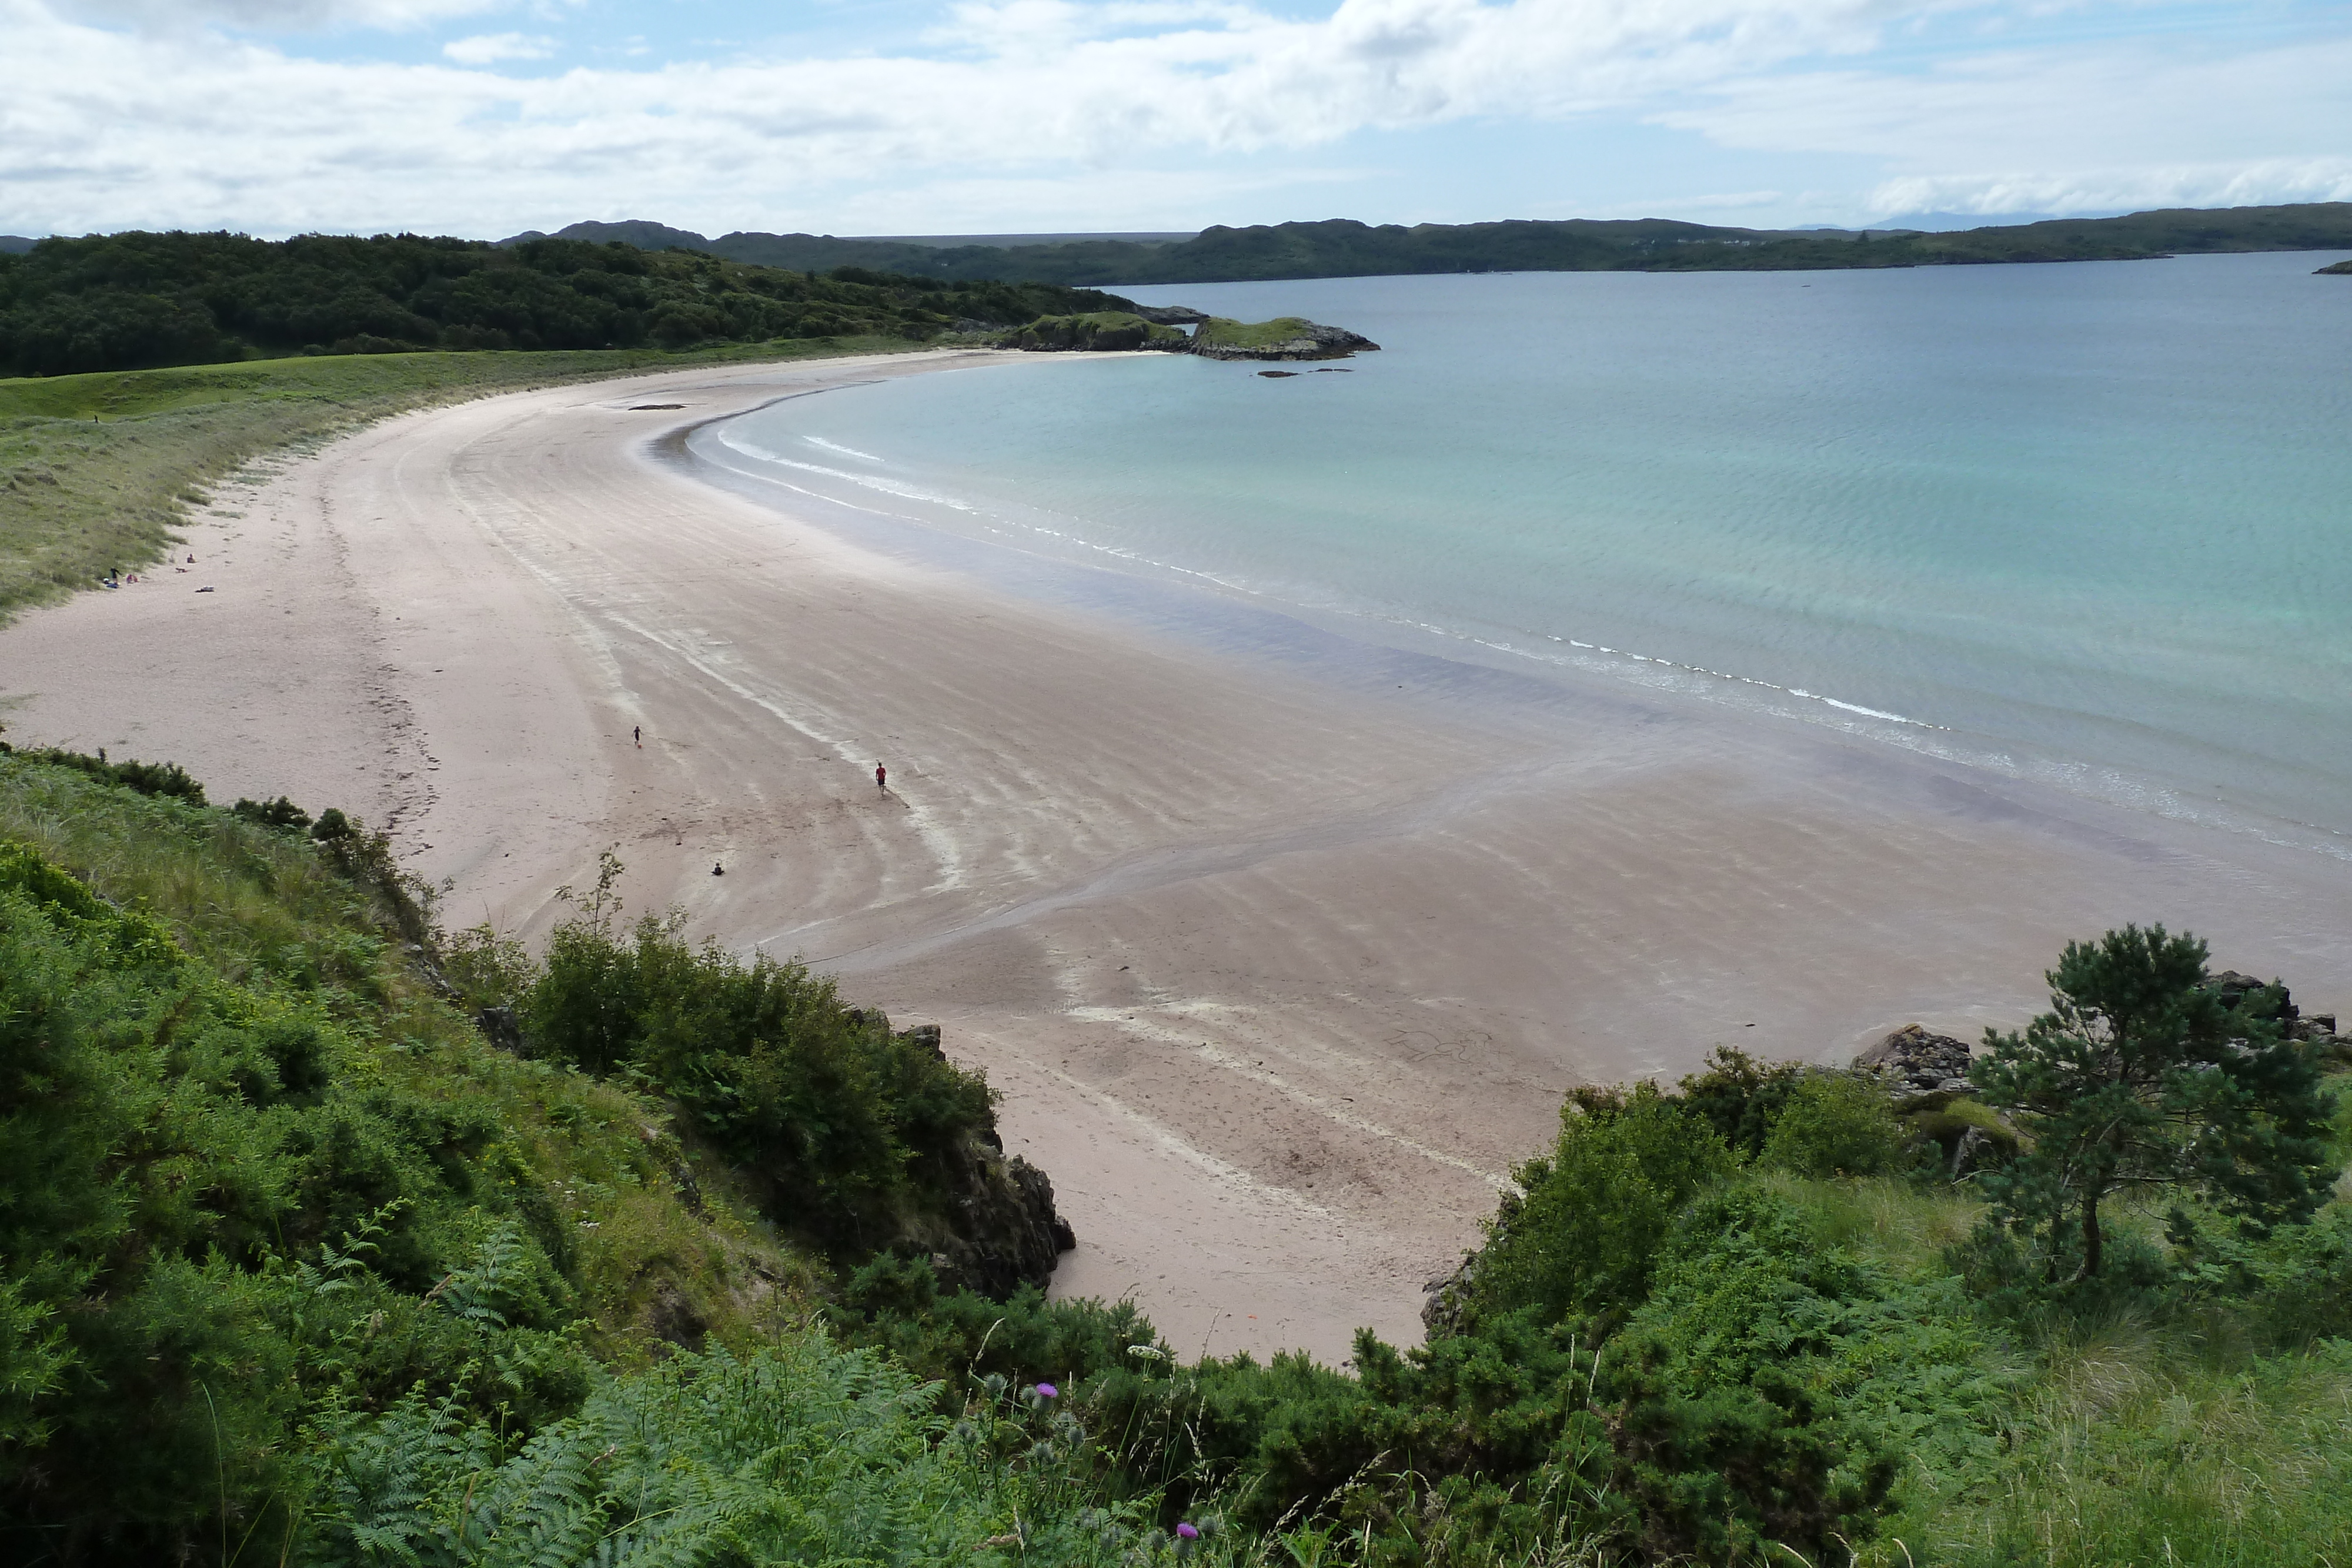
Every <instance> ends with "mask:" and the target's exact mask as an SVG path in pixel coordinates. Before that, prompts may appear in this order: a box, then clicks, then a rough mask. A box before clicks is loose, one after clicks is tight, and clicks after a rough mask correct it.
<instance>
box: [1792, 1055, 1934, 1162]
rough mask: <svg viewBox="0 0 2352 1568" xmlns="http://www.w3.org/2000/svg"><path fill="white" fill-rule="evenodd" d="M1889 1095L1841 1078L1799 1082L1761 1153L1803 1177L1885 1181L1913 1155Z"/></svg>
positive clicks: (1821, 1075)
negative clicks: (1871, 1177)
mask: <svg viewBox="0 0 2352 1568" xmlns="http://www.w3.org/2000/svg"><path fill="white" fill-rule="evenodd" d="M1910 1141H1911V1140H1910V1137H1909V1135H1908V1134H1906V1132H1905V1130H1904V1128H1903V1125H1902V1124H1901V1123H1899V1122H1897V1121H1896V1120H1895V1111H1894V1107H1893V1106H1892V1105H1891V1104H1890V1103H1888V1100H1887V1096H1886V1091H1885V1090H1884V1089H1882V1088H1880V1087H1879V1086H1878V1085H1877V1084H1875V1083H1871V1082H1864V1080H1862V1079H1860V1078H1856V1077H1853V1075H1851V1074H1848V1073H1843V1072H1811V1073H1807V1074H1805V1075H1804V1076H1803V1077H1802V1078H1801V1079H1800V1080H1799V1081H1798V1082H1797V1086H1796V1088H1795V1090H1794V1091H1793V1092H1791V1093H1790V1096H1789V1099H1788V1102H1787V1103H1786V1104H1785V1105H1783V1106H1782V1108H1781V1110H1780V1115H1779V1117H1778V1118H1777V1119H1776V1120H1775V1121H1774V1122H1773V1123H1772V1124H1771V1132H1770V1133H1769V1134H1768V1135H1767V1137H1766V1138H1765V1140H1764V1145H1763V1148H1762V1150H1761V1151H1760V1152H1761V1155H1762V1157H1763V1159H1764V1161H1765V1163H1766V1164H1768V1165H1775V1166H1780V1167H1781V1168H1782V1169H1784V1170H1790V1171H1795V1172H1796V1173H1797V1174H1799V1175H1800V1176H1884V1175H1885V1174H1886V1173H1887V1172H1889V1171H1893V1170H1896V1169H1899V1168H1901V1166H1904V1165H1905V1164H1906V1163H1908V1162H1909V1160H1911V1159H1912V1158H1913V1157H1914V1155H1912V1153H1911V1151H1910V1149H1909V1147H1908V1145H1909V1144H1910Z"/></svg>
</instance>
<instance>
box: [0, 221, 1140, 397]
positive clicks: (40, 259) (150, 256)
mask: <svg viewBox="0 0 2352 1568" xmlns="http://www.w3.org/2000/svg"><path fill="white" fill-rule="evenodd" d="M1128 303H1129V302H1128V301H1126V300H1123V299H1118V298H1113V297H1112V296H1109V295H1105V294H1099V293H1097V292H1094V291H1093V290H1090V289H1072V288H1066V287H1058V286H1055V285H1050V284H1023V283H1007V282H1003V281H997V280H992V279H975V280H956V281H948V280H943V279H940V278H937V277H892V276H888V275H886V274H882V273H877V272H873V271H870V270H866V269H862V268H859V267H841V268H839V269H838V270H836V271H834V272H833V273H832V274H831V275H829V276H814V275H811V274H808V273H803V272H792V271H784V270H781V269H779V268H776V267H761V266H755V265H747V264H745V263H742V262H740V261H730V260H725V259H722V258H720V257H718V256H707V255H698V254H694V253H691V252H687V251H648V250H641V249H638V248H636V247H635V246H627V245H620V244H592V243H588V242H585V241H582V240H577V239H534V240H530V241H527V242H525V243H522V244H520V245H512V246H493V245H489V244H486V243H484V242H481V241H478V240H459V239H427V238H421V237H419V236H416V235H377V236H376V237H374V238H373V239H360V238H352V237H343V236H334V235H304V236H301V237H299V238H295V239H290V240H283V241H268V240H256V239H247V238H246V237H245V236H243V235H228V234H137V233H134V234H119V235H104V236H93V237H91V238H88V239H50V240H43V241H42V242H40V243H39V244H38V245H37V246H34V247H33V248H32V249H31V250H30V251H29V252H26V254H23V255H7V254H0V374H12V375H45V376H47V375H68V374H76V373H79V372H82V371H112V370H139V369H146V368H150V367H153V366H160V365H196V364H215V363H220V362H224V361H235V360H241V359H248V358H252V357H255V356H257V355H279V354H299V353H306V352H308V353H366V352H395V351H400V350H413V349H606V348H614V349H625V348H637V347H646V346H651V347H659V348H667V349H683V348H691V347H694V346H696V345H698V344H705V343H713V342H767V341H772V340H778V339H810V338H832V337H847V336H869V335H871V336H883V337H898V338H906V339H910V340H917V341H920V340H926V339H929V338H933V337H936V336H938V335H939V334H940V333H941V332H944V331H950V330H952V329H956V328H957V327H958V326H959V325H970V326H973V327H987V328H1000V327H1017V326H1019V325H1021V324H1023V323H1024V322H1027V321H1032V320H1034V319H1036V318H1038V317H1039V316H1044V315H1055V314H1068V313H1072V312H1077V311H1089V310H1105V309H1118V308H1124V307H1126V306H1127V305H1128Z"/></svg>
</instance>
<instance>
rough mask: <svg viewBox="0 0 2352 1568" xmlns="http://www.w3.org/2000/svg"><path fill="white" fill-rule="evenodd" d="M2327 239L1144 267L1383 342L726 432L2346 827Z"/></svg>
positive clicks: (2149, 791) (2343, 549) (1229, 310)
mask: <svg viewBox="0 0 2352 1568" xmlns="http://www.w3.org/2000/svg"><path fill="white" fill-rule="evenodd" d="M2335 259H2337V257H2336V256H2333V255H2328V254H2323V253H2296V254H2283V255H2264V256H2196V257H2182V258H2177V259H2173V260H2168V261H2158V262H2127V263H2096V264H2084V265H2071V266H2053V267H1940V268H1920V269H1916V270H1908V271H1889V272H1872V273H1864V272H1838V273H1800V274H1790V273H1781V274H1762V275H1744V274H1723V273H1717V274H1695V275H1688V276H1649V275H1639V274H1517V275H1503V276H1485V277H1387V278H1348V279H1333V280H1318V281H1309V282H1297V283H1279V284H1219V285H1209V286H1186V287H1153V288H1138V289H1130V290H1127V291H1126V292H1128V293H1129V294H1131V295H1133V296H1134V297H1136V298H1143V299H1147V300H1150V301H1153V302H1158V303H1171V302H1181V303H1187V304H1192V305H1197V306H1199V307H1201V308H1204V309H1210V310H1213V311H1215V312H1217V313H1219V314H1222V315H1232V316H1239V317H1243V318H1245V319H1263V318H1265V317H1268V316H1274V315H1286V314H1288V315H1305V316H1309V317H1312V318H1314V319H1318V320H1323V321H1330V322H1336V323H1339V324H1340V325H1344V326H1348V327H1351V328H1354V329H1357V330H1359V331H1361V332H1364V333H1366V334H1368V335H1369V336H1370V337H1372V338H1373V339H1375V340H1378V341H1380V342H1381V344H1383V345H1384V350H1383V351H1382V352H1381V353H1378V354H1367V355H1363V356H1361V357H1360V358H1358V359H1356V360H1352V361H1342V363H1343V364H1344V366H1345V370H1344V371H1339V370H1333V371H1326V372H1324V373H1314V371H1313V369H1312V367H1307V366H1297V367H1288V368H1294V369H1297V370H1301V371H1307V372H1308V373H1304V374H1300V375H1297V376H1295V377H1291V378H1286V379H1267V378H1264V377H1261V376H1259V375H1257V374H1255V371H1256V370H1257V369H1259V368H1260V367H1256V366H1247V365H1221V364H1215V363H1212V362H1209V361H1200V360H1194V359H1192V358H1189V357H1138V358H1120V359H1111V360H1102V361H1085V362H1076V363H1074V362H1071V361H1069V360H1068V359H1066V358H1064V357H1059V356H1057V357H1055V359H1054V360H1052V361H1046V360H1044V359H1042V358H1041V360H1040V361H1039V362H1035V363H1021V364H1015V365H1012V366H1008V367H1005V368H1001V369H994V368H992V369H987V370H982V371H971V372H965V373H957V374H948V375H937V376H924V377H915V378H908V379H905V380H899V381H893V382H884V383H880V384H877V385H872V386H865V387H855V388H850V389H846V390H844V391H840V392H830V393H827V394H824V395H823V396H816V397H802V398H796V399H793V400H792V401H789V402H784V403H782V404H779V405H777V406H775V407H773V408H772V409H769V410H767V411H764V412H762V413H757V414H753V415H751V416H747V417H745V418H743V419H740V420H738V421H735V422H733V423H731V424H730V425H728V426H727V427H725V428H724V429H723V430H722V431H721V432H719V439H720V440H721V441H722V442H723V443H724V444H725V445H726V446H727V447H728V448H730V452H731V453H732V454H734V455H736V457H737V458H738V459H739V460H748V461H752V462H755V463H758V464H761V465H785V466H783V467H781V468H777V469H775V470H774V471H775V472H777V473H779V474H780V475H783V474H789V476H790V477H791V481H792V483H793V484H794V485H795V486H803V487H805V488H807V489H810V490H813V491H816V492H818V493H821V494H826V495H831V496H835V497H840V498H842V499H844V500H846V501H850V502H853V503H856V504H863V505H868V506H879V507H887V509H888V510H890V511H892V512H894V513H896V514H898V515H899V516H910V517H918V518H919V519H921V520H922V521H924V522H925V523H927V524H928V525H929V526H932V527H936V528H943V529H947V530H950V531H953V532H959V533H963V534H967V535H973V536H978V537H983V538H997V539H1001V540H1003V541H1004V542H1007V543H1010V544H1014V545H1017V546H1019V547H1020V548H1023V549H1031V550H1034V551H1040V552H1043V553H1046V554H1052V555H1060V556H1063V557H1066V558H1068V559H1085V560H1091V561H1094V562H1097V563H1100V564H1107V565H1112V566H1116V567H1118V568H1121V569H1122V570H1131V571H1136V572H1140V573H1144V574H1147V575H1155V576H1160V577H1162V578H1169V579H1173V580H1191V581H1195V582H1199V583H1201V584H1202V585H1203V586H1211V587H1216V588H1220V589H1222V590H1223V591H1230V592H1239V593H1245V594H1249V595H1254V596H1257V597H1259V598H1260V599H1261V600H1262V601H1268V602H1272V603H1275V604H1278V605H1288V606H1295V607H1297V608H1298V609H1300V610H1303V611H1306V612H1310V613H1313V614H1315V615H1317V616H1318V617H1319V618H1322V619H1324V620H1325V622H1326V623H1329V622H1330V621H1331V619H1332V618H1333V617H1338V618H1339V619H1340V621H1341V622H1342V623H1345V622H1347V621H1349V620H1351V619H1352V620H1353V621H1354V622H1355V623H1357V624H1359V625H1360V626H1362V627H1364V628H1365V629H1366V630H1367V631H1370V632H1374V633H1375V634H1378V633H1380V632H1383V631H1397V630H1402V629H1417V631H1416V634H1422V633H1428V632H1434V633H1436V634H1438V635H1439V636H1441V637H1455V638H1462V639H1475V641H1476V642H1477V643H1480V644H1483V645H1485V647H1486V649H1487V650H1489V652H1488V653H1487V654H1486V656H1489V657H1491V656H1492V653H1491V650H1492V649H1496V648H1500V649H1507V650H1514V651H1516V652H1517V653H1520V654H1523V655H1525V656H1526V657H1528V658H1530V659H1538V660H1545V661H1552V662H1570V663H1580V664H1586V665H1588V666H1590V667H1595V668H1601V669H1604V670H1608V671H1611V672H1612V673H1615V674H1624V675H1626V676H1628V677H1630V678H1636V679H1648V680H1652V681H1660V680H1668V679H1671V680H1672V681H1674V682H1675V683H1677V684H1681V685H1686V686H1689V687H1692V688H1693V689H1697V690H1700V691H1701V692H1702V693H1703V694H1705V695H1718V696H1722V697H1724V698H1726V699H1727V700H1735V701H1748V702H1752V703H1757V704H1760V705H1762V706H1770V707H1777V708H1779V709H1781V710H1783V711H1787V712H1790V713H1794V714H1796V715H1798V716H1804V717H1812V718H1816V719H1818V720H1821V721H1822V722H1830V723H1838V724H1843V725H1847V726H1849V727H1862V728H1864V729H1870V730H1872V731H1874V733H1878V734H1881V735H1882V736H1884V737H1887V738H1891V739H1895V740H1897V741H1900V742H1902V743H1906V744H1911V745H1916V746H1922V747H1927V748H1929V749H1936V750H1943V751H1948V752H1950V753H1952V754H1955V755H1962V756H1969V757H1972V758H1977V759H1979V760H1989V761H1991V762H1993V763H1994V764H1996V765H1998V766H2004V767H2010V768H2015V769H2017V770H2019V771H2021V772H2026V773H2031V774H2035V775H2038V776H2041V777H2045V778H2050V779H2055V780H2057V781H2059V782H2062V783H2070V782H2071V783H2073V784H2075V785H2077V786H2078V787H2082V788H2085V789H2095V790H2096V791H2098V792H2101V793H2105V794H2109V795H2122V796H2125V797H2127V798H2134V799H2138V800H2143V801H2145V802H2147V803H2150V804H2154V805H2157V806H2159V807H2161V808H2162V809H2166V810H2176V811H2179V810H2187V811H2192V812H2201V813H2207V814H2217V815H2220V816H2221V817H2223V818H2225V819H2231V820H2239V821H2249V820H2253V819H2255V818H2258V817H2261V816H2269V817H2274V818H2277V819H2281V820H2283V821H2285V822H2289V823H2299V824H2307V825H2313V826H2316V827H2318V828H2320V829H2322V830H2325V831H2327V832H2329V833H2336V834H2352V499H2347V498H2348V497H2352V440H2347V434H2352V421H2347V414H2348V413H2352V391H2347V369H2352V278H2343V277H2313V276H2312V272H2313V269H2314V268H2315V267H2320V266H2322V265H2324V264H2326V262H2329V261H2332V260H2335ZM1629 655H1638V656H1639V657H1638V658H1636V657H1630V656H1629ZM1649 661H1659V663H1651V662H1649ZM1898 718H1899V719H1900V720H1901V721H1904V722H1900V723H1898V722H1895V721H1896V720H1897V719H1898Z"/></svg>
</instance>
